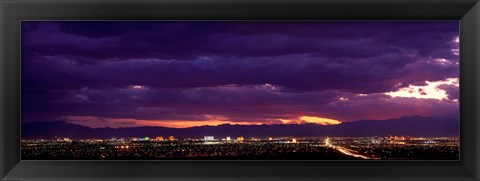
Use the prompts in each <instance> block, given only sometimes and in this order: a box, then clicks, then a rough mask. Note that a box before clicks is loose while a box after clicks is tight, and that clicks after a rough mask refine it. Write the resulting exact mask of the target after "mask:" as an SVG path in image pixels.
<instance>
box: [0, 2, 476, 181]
mask: <svg viewBox="0 0 480 181" xmlns="http://www.w3.org/2000/svg"><path fill="white" fill-rule="evenodd" d="M0 16H1V17H0V23H1V24H0V26H1V28H0V31H1V32H0V40H1V49H0V55H1V57H0V58H1V61H0V73H1V74H0V85H1V92H0V100H1V101H0V180H151V179H156V180H162V179H163V180H432V181H433V180H462V181H478V180H480V175H479V174H480V159H479V156H480V155H479V154H480V150H479V147H480V146H479V145H480V140H479V130H480V124H479V121H480V119H479V111H480V109H479V108H480V107H479V104H480V101H479V98H480V97H479V93H480V92H479V91H480V89H479V88H480V87H479V86H480V76H479V71H480V64H479V63H480V27H479V26H480V3H479V1H478V0H155V1H154V0H137V1H135V0H118V1H112V0H0ZM22 20H459V21H460V27H461V28H460V67H461V75H460V110H461V135H460V137H461V149H460V157H461V158H460V161H21V160H20V143H19V140H20V134H19V132H20V124H19V122H20V53H19V52H20V46H19V44H20V22H21V21H22Z"/></svg>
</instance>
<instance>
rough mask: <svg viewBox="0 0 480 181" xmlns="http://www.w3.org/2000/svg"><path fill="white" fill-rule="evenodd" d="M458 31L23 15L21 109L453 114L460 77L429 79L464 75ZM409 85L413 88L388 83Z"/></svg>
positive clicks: (114, 118) (107, 114) (39, 112)
mask: <svg viewBox="0 0 480 181" xmlns="http://www.w3.org/2000/svg"><path fill="white" fill-rule="evenodd" d="M458 36H459V32H458V22H456V21H392V22H386V21H362V22H352V21H339V22H332V21H289V22H273V21H272V22H266V21H258V22H243V21H242V22H230V21H218V22H189V21H183V22H174V21H169V22H150V21H148V22H55V21H52V22H45V21H42V22H34V21H24V22H22V118H23V120H24V121H36V120H48V119H58V118H60V117H68V116H70V117H77V118H78V117H80V118H85V117H94V118H99V119H92V120H95V121H94V122H98V123H94V124H92V125H106V124H112V125H114V124H115V125H121V124H123V123H125V124H126V123H127V122H136V121H135V120H142V121H143V122H142V121H138V123H140V122H142V124H141V125H145V124H147V123H148V124H160V123H161V122H164V123H165V124H166V123H167V122H174V121H183V122H184V123H185V124H187V123H188V124H191V125H197V124H201V122H202V121H212V120H217V121H218V122H217V123H220V122H223V123H242V122H243V123H252V122H255V123H282V121H281V120H297V121H298V120H299V118H300V117H302V116H312V117H321V118H329V119H334V120H340V121H342V122H343V121H354V120H359V119H387V118H395V117H401V116H407V115H423V116H451V115H455V114H458V101H455V100H458V84H457V86H455V85H453V86H452V85H451V84H439V85H436V86H435V88H434V89H428V86H429V82H441V81H445V80H447V79H448V78H453V79H458V77H459V56H458V48H459V44H458V41H456V40H457V39H458ZM410 88H415V90H413V92H416V93H418V96H417V97H412V96H410V97H409V96H403V97H401V96H400V97H399V96H393V97H391V96H388V95H386V94H385V93H389V92H401V91H407V92H408V90H409V89H410ZM432 91H433V92H432ZM439 93H442V98H441V99H432V98H433V97H428V96H430V95H432V94H439ZM422 96H424V97H422ZM425 96H427V97H425ZM418 98H421V99H418ZM208 115H210V116H212V115H213V116H215V118H212V117H209V116H208ZM100 118H102V119H100ZM119 119H128V121H127V120H124V121H119ZM105 120H107V121H105ZM102 121H103V122H102ZM106 122H107V123H106ZM169 124H171V125H172V124H173V123H169ZM177 126H178V125H177Z"/></svg>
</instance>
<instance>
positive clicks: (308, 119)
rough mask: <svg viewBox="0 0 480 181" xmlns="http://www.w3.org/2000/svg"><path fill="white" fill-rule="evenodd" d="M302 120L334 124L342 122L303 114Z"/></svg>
mask: <svg viewBox="0 0 480 181" xmlns="http://www.w3.org/2000/svg"><path fill="white" fill-rule="evenodd" d="M300 120H303V121H306V122H308V123H315V124H321V125H333V124H340V123H342V122H340V121H338V120H334V119H328V118H322V117H314V116H302V117H300Z"/></svg>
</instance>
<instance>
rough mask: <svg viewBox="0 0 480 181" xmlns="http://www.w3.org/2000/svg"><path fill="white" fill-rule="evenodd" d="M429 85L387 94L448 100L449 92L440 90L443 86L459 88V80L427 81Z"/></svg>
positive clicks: (412, 86)
mask: <svg viewBox="0 0 480 181" xmlns="http://www.w3.org/2000/svg"><path fill="white" fill-rule="evenodd" d="M425 82H426V84H427V85H424V86H414V85H409V86H408V87H404V88H401V89H399V90H397V91H395V92H387V93H385V94H387V95H389V96H392V97H411V98H418V99H437V100H444V99H448V95H447V92H446V91H445V90H443V89H441V88H440V86H442V85H453V86H456V87H458V86H459V80H458V78H448V79H446V80H442V81H435V82H429V81H425Z"/></svg>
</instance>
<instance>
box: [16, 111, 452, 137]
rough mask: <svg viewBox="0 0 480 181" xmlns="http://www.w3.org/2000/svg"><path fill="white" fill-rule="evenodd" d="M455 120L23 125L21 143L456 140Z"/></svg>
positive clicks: (58, 123)
mask: <svg viewBox="0 0 480 181" xmlns="http://www.w3.org/2000/svg"><path fill="white" fill-rule="evenodd" d="M459 126H460V122H459V120H458V119H451V118H450V119H440V118H434V117H420V116H408V117H401V118H396V119H388V120H381V121H380V120H361V121H355V122H345V123H342V124H338V125H319V124H313V123H309V124H275V125H230V124H224V125H218V126H199V127H191V128H167V127H125V128H90V127H86V126H81V125H76V124H71V123H66V122H64V121H53V122H32V123H24V124H22V139H52V138H55V136H58V137H68V138H75V139H81V138H102V139H104V138H113V137H116V138H126V137H145V136H149V137H156V136H163V137H166V136H170V135H173V136H175V137H176V138H202V137H203V136H205V135H209V136H215V137H226V136H231V137H236V136H244V137H267V136H273V137H276V136H298V137H303V136H388V135H408V136H459Z"/></svg>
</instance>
